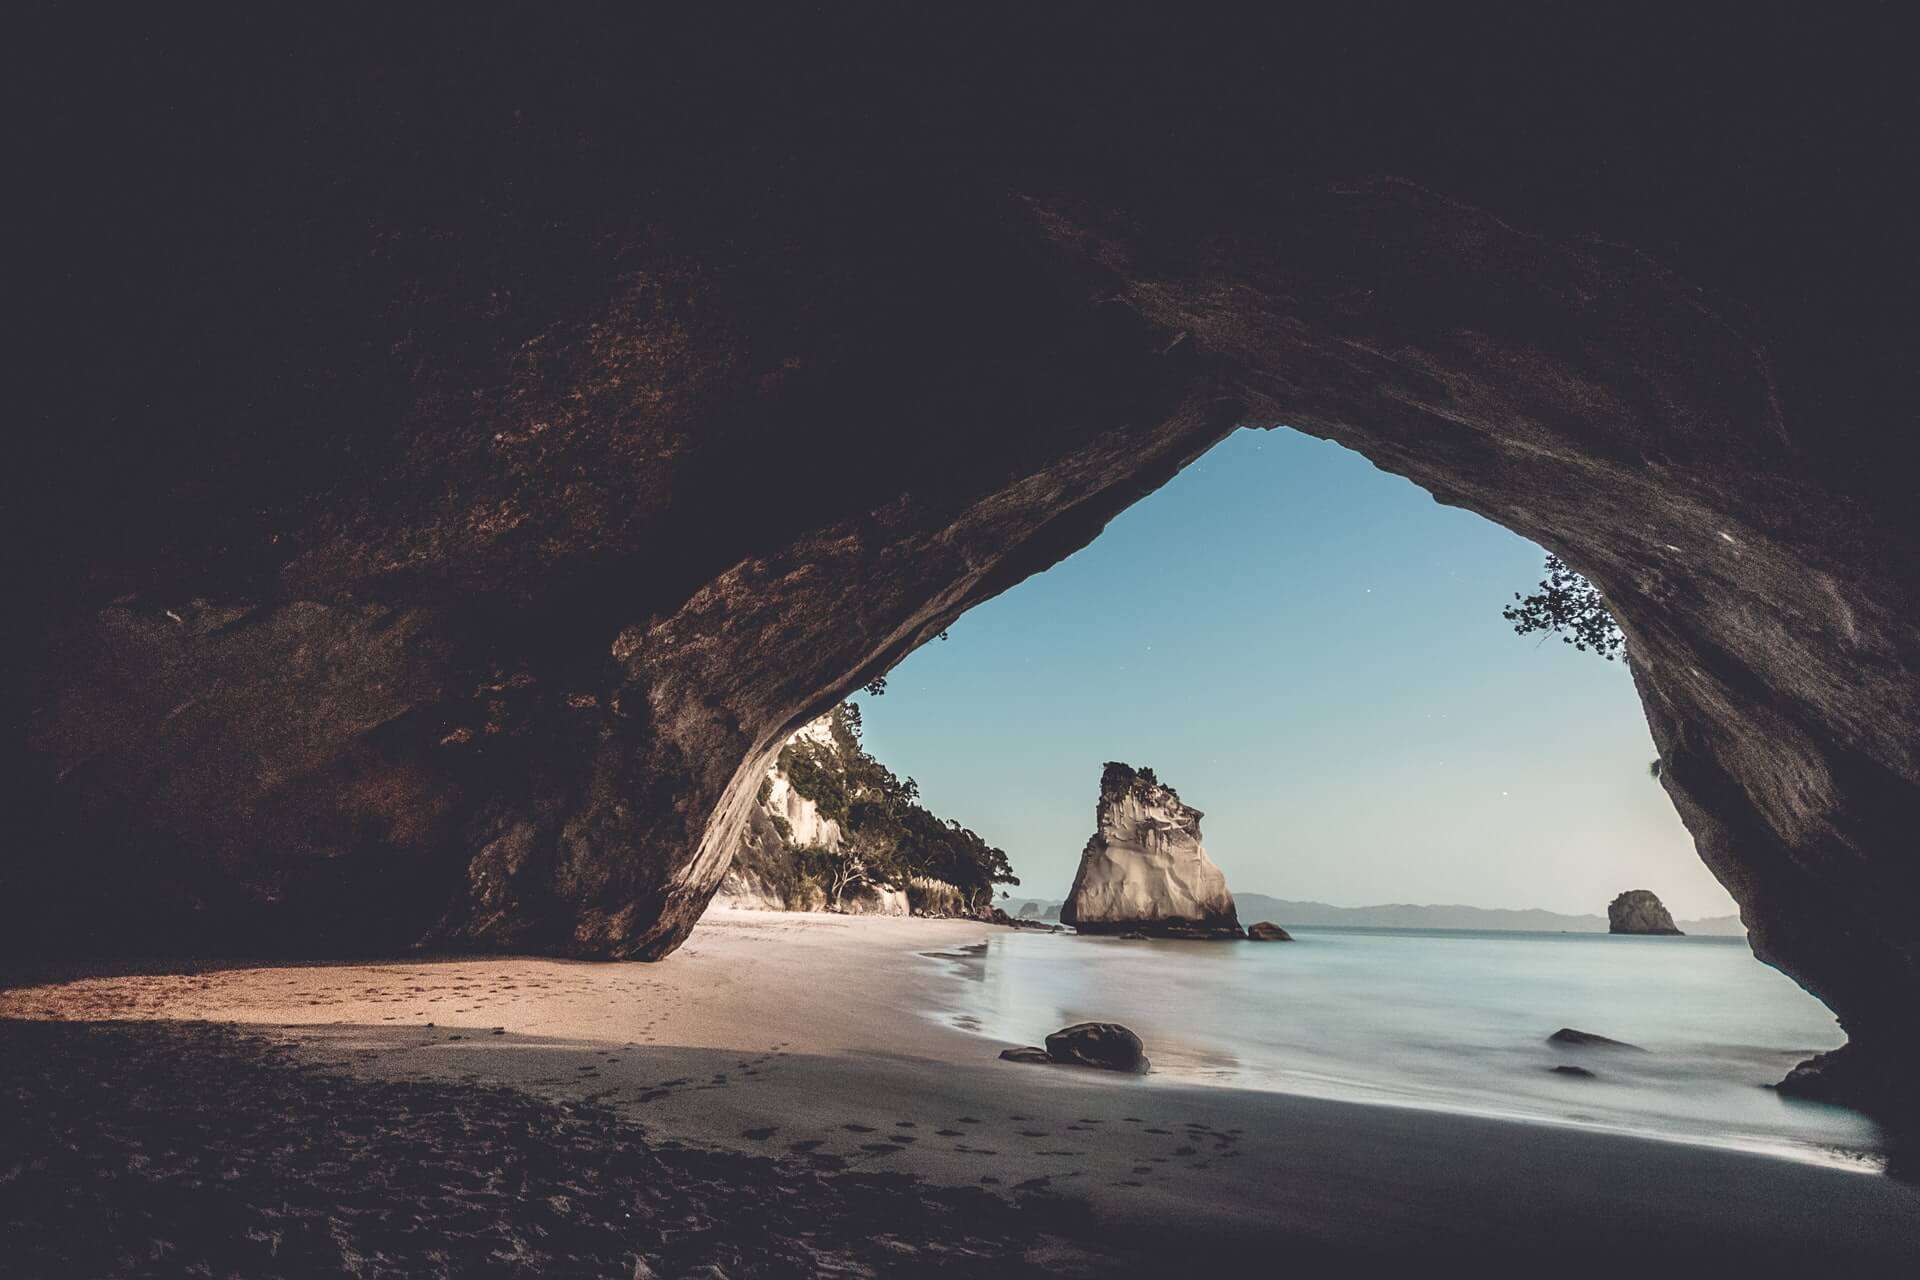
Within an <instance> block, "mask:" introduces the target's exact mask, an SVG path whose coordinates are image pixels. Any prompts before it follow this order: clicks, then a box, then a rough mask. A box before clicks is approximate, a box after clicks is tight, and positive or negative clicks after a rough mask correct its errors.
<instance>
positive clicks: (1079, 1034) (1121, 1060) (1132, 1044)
mask: <svg viewBox="0 0 1920 1280" xmlns="http://www.w3.org/2000/svg"><path fill="white" fill-rule="evenodd" d="M1047 1056H1048V1057H1050V1058H1052V1059H1053V1060H1054V1061H1055V1062H1064V1063H1068V1064H1071V1065H1074V1066H1082V1067H1100V1068H1102V1069H1104V1070H1107V1071H1132V1072H1145V1071H1146V1070H1147V1068H1148V1066H1149V1065H1150V1064H1149V1063H1148V1061H1147V1054H1146V1046H1145V1045H1143V1044H1141V1043H1140V1037H1139V1036H1137V1035H1135V1034H1133V1032H1132V1031H1130V1030H1128V1029H1127V1028H1126V1027H1123V1026H1121V1025H1120V1024H1119V1023H1117V1022H1076V1023H1074V1024H1073V1025H1072V1026H1070V1027H1062V1028H1060V1030H1058V1031H1056V1032H1054V1033H1053V1034H1052V1035H1050V1036H1048V1037H1047Z"/></svg>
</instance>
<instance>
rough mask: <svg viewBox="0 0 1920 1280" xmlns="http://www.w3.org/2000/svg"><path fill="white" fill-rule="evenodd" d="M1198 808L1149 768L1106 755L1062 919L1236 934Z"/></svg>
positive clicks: (1082, 925)
mask: <svg viewBox="0 0 1920 1280" xmlns="http://www.w3.org/2000/svg"><path fill="white" fill-rule="evenodd" d="M1201 816H1202V815H1201V813H1200V811H1199V810H1198V809H1191V808H1188V807H1187V806H1186V805H1184V804H1182V803H1180V796H1179V794H1178V793H1177V792H1175V791H1174V789H1173V788H1172V787H1167V786H1162V785H1161V784H1160V781H1159V779H1157V778H1155V777H1154V776H1153V770H1151V769H1140V770H1135V769H1133V768H1131V767H1130V766H1128V765H1124V764H1120V763H1117V762H1115V763H1109V764H1108V765H1107V767H1106V771H1105V772H1104V773H1103V774H1101V776H1100V803H1099V806H1098V808H1097V809H1096V811H1095V827H1096V829H1095V831H1094V833H1093V836H1092V838H1091V839H1089V840H1088V841H1087V847H1086V849H1085V850H1083V851H1082V852H1081V854H1080V869H1079V870H1078V871H1077V872H1075V873H1074V877H1073V889H1072V890H1071V891H1070V892H1069V893H1068V894H1067V900H1066V903H1065V905H1063V906H1062V907H1061V908H1060V920H1061V923H1063V924H1070V925H1072V926H1073V927H1074V928H1076V929H1078V930H1079V931H1080V932H1082V933H1127V932H1132V931H1135V930H1138V931H1140V932H1143V933H1154V934H1164V935H1170V936H1180V937H1222V938H1237V937H1240V936H1241V929H1240V919H1239V916H1238V915H1237V914H1236V913H1235V911H1234V905H1233V895H1232V894H1231V893H1229V892H1227V878H1226V876H1224V875H1222V874H1221V871H1220V868H1219V867H1216V866H1215V865H1213V860H1212V859H1210V858H1208V857H1207V851H1206V849H1205V848H1203V847H1202V846H1201V844H1200V818H1201Z"/></svg>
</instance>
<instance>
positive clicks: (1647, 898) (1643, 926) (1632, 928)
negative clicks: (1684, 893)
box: [1607, 889, 1681, 937]
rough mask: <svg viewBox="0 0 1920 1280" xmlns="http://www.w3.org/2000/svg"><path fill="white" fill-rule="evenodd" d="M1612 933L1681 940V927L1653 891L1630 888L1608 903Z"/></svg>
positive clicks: (1609, 928) (1610, 930)
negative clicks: (1651, 935) (1678, 938)
mask: <svg viewBox="0 0 1920 1280" xmlns="http://www.w3.org/2000/svg"><path fill="white" fill-rule="evenodd" d="M1607 932H1608V933H1659V934H1667V935H1669V936H1672V937H1679V936H1681V935H1680V927H1679V926H1678V925H1676V924H1674V922H1673V916H1672V915H1671V914H1670V913H1669V912H1668V911H1667V909H1666V907H1664V906H1662V905H1661V902H1660V899H1659V898H1657V897H1655V896H1654V893H1653V890H1651V889H1629V890H1627V891H1626V892H1625V893H1623V894H1621V895H1620V896H1619V897H1617V898H1615V899H1614V900H1613V901H1612V902H1609V903H1608V904H1607Z"/></svg>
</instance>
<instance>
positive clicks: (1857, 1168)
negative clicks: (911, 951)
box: [921, 925, 1891, 1176]
mask: <svg viewBox="0 0 1920 1280" xmlns="http://www.w3.org/2000/svg"><path fill="white" fill-rule="evenodd" d="M1301 932H1303V933H1307V934H1309V935H1310V934H1312V933H1316V932H1328V933H1347V932H1352V933H1360V934H1367V933H1406V932H1415V933H1420V934H1431V933H1435V932H1462V933H1473V934H1474V935H1475V936H1478V932H1479V931H1460V930H1455V931H1436V930H1426V929H1421V930H1400V929H1392V928H1386V927H1375V926H1346V925H1318V926H1302V927H1301ZM1506 932H1512V933H1519V932H1521V931H1518V930H1508V931H1506ZM1523 936H1541V937H1554V936H1557V935H1553V934H1535V935H1523ZM1596 936H1599V937H1606V936H1607V935H1606V934H1599V935H1596ZM1710 940H1711V941H1715V942H1719V941H1739V942H1742V943H1744V939H1721V938H1712V939H1710ZM1208 945H1211V944H1208ZM921 954H922V955H923V956H924V957H925V958H927V959H929V960H935V961H943V962H946V963H949V964H951V965H953V966H954V967H955V968H956V969H959V968H961V967H963V966H964V965H965V964H966V963H968V962H969V961H970V960H971V959H973V957H971V956H967V955H963V954H960V953H959V952H942V951H929V952H923V953H921ZM956 976H957V977H963V976H964V975H960V974H956ZM921 1012H922V1016H924V1017H928V1018H931V1019H932V1020H933V1021H935V1022H936V1023H938V1024H939V1025H942V1026H945V1027H949V1028H951V1029H953V1030H957V1031H959V1032H960V1033H961V1034H963V1035H966V1036H969V1037H971V1038H973V1039H977V1040H981V1041H984V1042H986V1043H989V1044H992V1045H994V1046H995V1050H994V1052H996V1053H997V1052H998V1051H999V1048H1001V1047H1005V1046H1007V1045H1009V1044H1013V1043H1015V1042H1014V1041H1010V1040H1005V1039H1002V1038H1000V1037H998V1036H996V1035H995V1034H993V1032H992V1031H991V1030H990V1029H987V1028H984V1027H981V1026H979V1025H978V1023H977V1022H976V1021H975V1020H974V1019H973V1018H972V1017H971V1016H970V1015H968V1014H967V1013H965V1012H964V1011H963V1010H961V1009H959V1008H957V1007H955V1006H953V1005H952V1004H951V1003H949V1004H948V1005H947V1006H946V1007H943V1008H930V1009H925V1010H922V1011H921ZM968 1023H972V1024H973V1025H971V1026H969V1025H964V1024H968ZM1170 1045H1171V1050H1170ZM1217 1052H1219V1049H1218V1048H1217V1047H1208V1046H1206V1045H1203V1044H1198V1043H1192V1042H1180V1041H1171V1042H1170V1041H1169V1039H1168V1038H1167V1037H1166V1036H1165V1035H1164V1034H1155V1035H1154V1037H1153V1045H1152V1054H1151V1056H1152V1058H1153V1063H1154V1068H1153V1072H1152V1077H1155V1078H1157V1079H1158V1081H1159V1082H1160V1083H1162V1084H1168V1085H1171V1084H1179V1085H1183V1086H1190V1087H1193V1088H1198V1089H1226V1090H1232V1091H1240V1092H1247V1093H1272V1094H1278V1095H1280V1096H1283V1097H1289V1098H1312V1099H1316V1100H1318V1101H1323V1102H1335V1103H1344V1104H1350V1105H1354V1106H1364V1107H1385V1108H1390V1109H1396V1110H1403V1111H1415V1112H1421V1113H1431V1114H1436V1115H1449V1116H1462V1117H1470V1118H1475V1119H1482V1120H1497V1121H1502V1122H1505V1123H1510V1124H1521V1125H1540V1126H1544V1127H1547V1128H1553V1129H1569V1130H1574V1131H1577V1132H1581V1133H1595V1134H1608V1135H1612V1136H1616V1137H1623V1138H1632V1139H1636V1140H1639V1141H1645V1142H1657V1143H1667V1144H1674V1145H1679V1146H1688V1147H1705V1148H1708V1149H1710V1150H1715V1151H1729V1152H1737V1153H1739V1154H1742V1155H1751V1156H1758V1157H1764V1158H1769V1159H1776V1160H1785V1161H1788V1162H1790V1163H1795V1164H1806V1165H1811V1166H1813V1167H1815V1168H1822V1169H1833V1170H1837V1171H1840V1172H1843V1173H1851V1174H1859V1175H1865V1176H1886V1175H1887V1171H1888V1167H1889V1165H1890V1163H1891V1161H1890V1157H1889V1156H1888V1154H1887V1152H1886V1151H1885V1150H1884V1149H1879V1148H1871V1149H1870V1148H1860V1147H1848V1146H1840V1145H1831V1146H1818V1145H1813V1144H1811V1143H1801V1142H1793V1141H1790V1140H1786V1139H1781V1140H1777V1141H1768V1140H1766V1139H1763V1138H1758V1137H1752V1138H1749V1137H1742V1136H1738V1135H1713V1134H1704V1133H1678V1132H1674V1131H1671V1130H1666V1129H1660V1128H1656V1127H1653V1126H1651V1125H1642V1126H1635V1125H1632V1124H1627V1123H1620V1122H1609V1121H1602V1120H1587V1119H1581V1118H1578V1117H1573V1116H1564V1115H1552V1114H1547V1113H1543V1112H1540V1111H1528V1110H1523V1109H1520V1108H1518V1107H1514V1108H1509V1109H1501V1108H1499V1107H1493V1106H1479V1105H1473V1104H1469V1103H1462V1102H1450V1101H1445V1100H1440V1099H1428V1098H1420V1097H1414V1096H1409V1095H1406V1094H1395V1093H1393V1092H1392V1091H1391V1090H1389V1089H1388V1088H1386V1087H1384V1086H1380V1085H1374V1084H1369V1083H1368V1082H1366V1081H1362V1080H1356V1079H1349V1078H1336V1077H1331V1076H1326V1077H1315V1076H1310V1075H1305V1074H1302V1073H1299V1072H1291V1073H1289V1074H1288V1076H1287V1078H1286V1082H1285V1084H1276V1083H1267V1084H1250V1083H1245V1082H1244V1081H1245V1073H1243V1074H1242V1075H1241V1076H1240V1077H1237V1078H1236V1079H1234V1080H1224V1079H1219V1078H1215V1077H1214V1076H1211V1075H1209V1074H1208V1073H1206V1072H1205V1071H1203V1070H1200V1069H1198V1064H1199V1063H1201V1062H1204V1061H1205V1060H1206V1059H1207V1058H1209V1057H1211V1056H1213V1055H1215V1054H1216V1053H1217ZM1818 1052H1821V1050H1817V1049H1807V1050H1796V1051H1795V1053H1796V1054H1797V1055H1798V1056H1799V1057H1802V1058H1804V1057H1811V1056H1813V1055H1814V1054H1815V1053H1818ZM1316 1080H1325V1082H1326V1083H1325V1084H1324V1085H1322V1086H1321V1087H1314V1082H1315V1081H1316ZM1754 1087H1755V1088H1764V1087H1766V1086H1762V1085H1755V1086H1754ZM1797 1105H1811V1104H1805V1103H1800V1104H1797Z"/></svg>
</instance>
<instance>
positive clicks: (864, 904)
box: [840, 884, 913, 916]
mask: <svg viewBox="0 0 1920 1280" xmlns="http://www.w3.org/2000/svg"><path fill="white" fill-rule="evenodd" d="M840 909H841V910H842V911H844V912H846V913H847V914H848V915H853V916H905V915H911V914H913V910H912V907H911V905H910V904H909V903H908V901H907V891H906V890H905V889H896V888H894V887H893V886H892V885H890V884H878V885H861V886H860V887H859V888H857V889H855V890H853V891H852V892H851V893H849V894H847V896H846V898H845V899H843V900H842V901H841V903H840Z"/></svg>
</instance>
